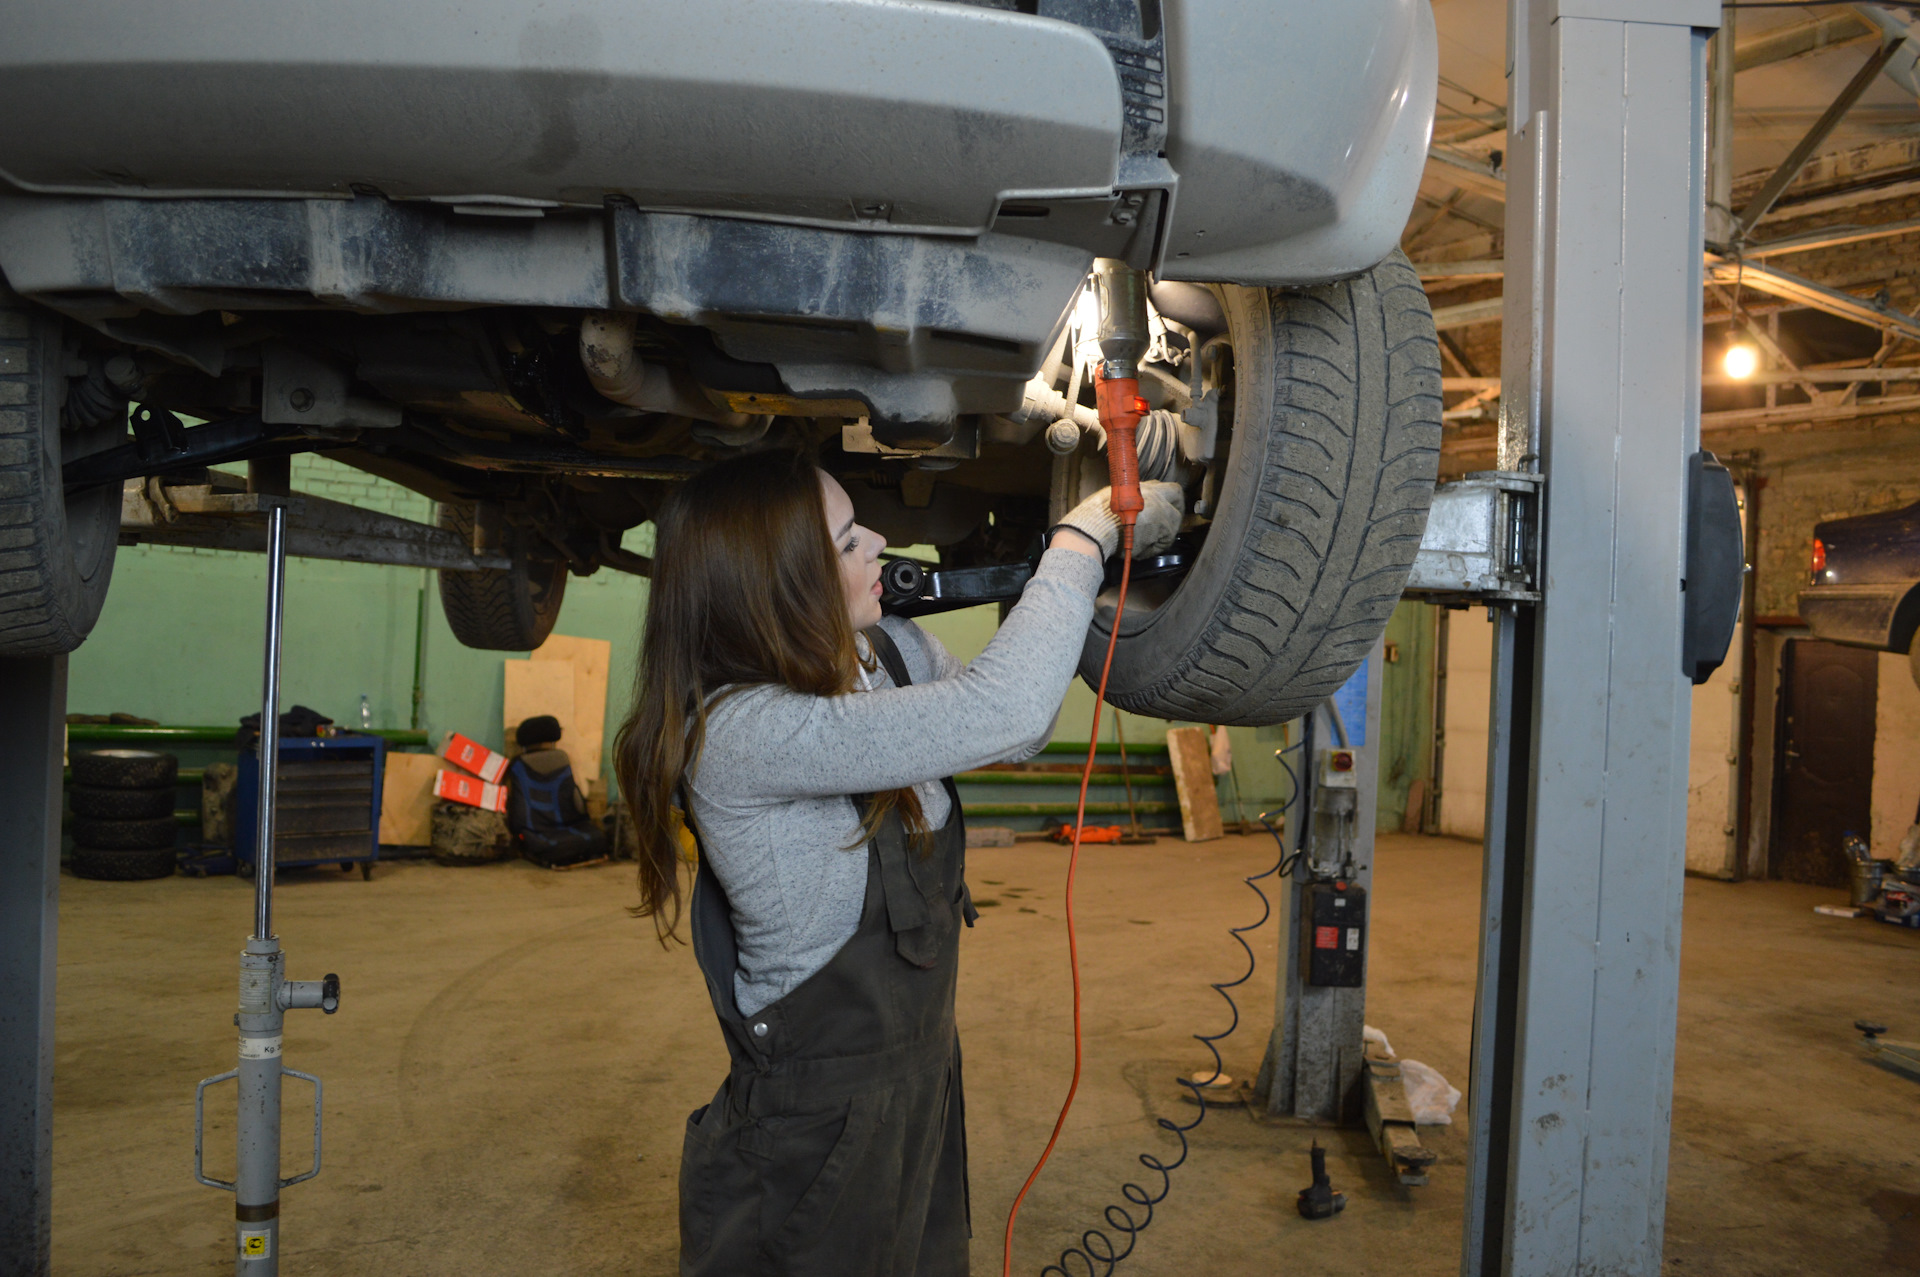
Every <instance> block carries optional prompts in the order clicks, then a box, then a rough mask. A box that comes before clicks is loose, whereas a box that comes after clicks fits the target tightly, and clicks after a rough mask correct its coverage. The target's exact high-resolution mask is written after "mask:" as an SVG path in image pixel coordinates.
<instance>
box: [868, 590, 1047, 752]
mask: <svg viewBox="0 0 1920 1277" xmlns="http://www.w3.org/2000/svg"><path fill="white" fill-rule="evenodd" d="M881 625H883V626H884V627H885V628H886V631H887V633H889V634H891V635H892V636H893V641H894V642H895V643H896V644H897V645H898V646H899V648H900V655H901V658H902V659H903V660H905V661H906V663H907V672H908V673H909V674H911V675H912V676H913V681H914V682H915V683H931V682H935V681H937V680H939V679H943V678H958V677H960V675H962V674H964V673H966V670H967V665H966V662H965V661H962V660H961V659H960V658H959V657H957V656H955V655H954V654H953V653H952V652H951V651H950V650H948V648H947V645H946V644H945V643H943V642H941V641H940V636H939V635H938V634H935V633H933V631H931V630H928V629H925V628H924V627H922V626H921V625H919V624H918V623H917V622H914V621H910V620H908V619H907V618H906V617H904V616H896V617H888V618H887V619H885V620H883V621H882V622H881ZM1059 722H1060V710H1059V708H1058V707H1057V706H1056V707H1055V709H1054V711H1053V718H1052V720H1051V721H1049V722H1048V723H1047V726H1046V730H1044V731H1042V732H1041V733H1040V734H1039V735H1038V736H1036V737H1034V738H1033V739H1032V740H1030V741H1028V742H1026V743H1025V744H1024V745H1021V746H1020V747H1019V748H1018V749H1015V750H1013V751H1011V752H1010V753H1007V754H1003V755H1001V756H1000V757H999V758H992V759H988V760H987V761H989V762H994V763H1023V762H1025V761H1026V760H1027V759H1029V758H1032V757H1033V756H1034V755H1035V754H1037V753H1039V752H1040V749H1041V747H1042V746H1043V745H1045V744H1046V743H1047V742H1048V741H1050V740H1052V739H1053V731H1054V728H1055V727H1056V726H1057V725H1058V724H1059Z"/></svg>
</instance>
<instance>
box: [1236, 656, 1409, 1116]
mask: <svg viewBox="0 0 1920 1277" xmlns="http://www.w3.org/2000/svg"><path fill="white" fill-rule="evenodd" d="M1383 648H1384V645H1383V644H1382V643H1380V642H1376V643H1375V644H1374V645H1373V650H1372V651H1371V652H1370V653H1368V655H1367V660H1366V663H1365V664H1363V665H1362V666H1361V667H1360V668H1361V669H1362V670H1363V671H1364V672H1365V673H1366V677H1367V684H1366V687H1367V694H1366V712H1365V715H1364V716H1363V717H1359V718H1358V721H1355V722H1349V723H1348V724H1347V725H1346V726H1347V729H1348V731H1349V733H1350V739H1351V741H1352V744H1353V745H1354V746H1355V753H1356V755H1357V762H1358V771H1359V786H1358V790H1357V792H1356V793H1355V794H1354V799H1355V806H1354V809H1353V813H1352V815H1350V816H1339V815H1335V814H1333V813H1332V812H1329V811H1326V810H1322V809H1321V805H1320V803H1319V799H1318V795H1317V792H1316V788H1315V784H1314V774H1315V756H1316V755H1317V754H1318V752H1319V751H1320V750H1323V749H1328V748H1331V747H1333V746H1334V745H1337V744H1339V740H1338V738H1337V733H1336V729H1335V727H1334V725H1333V720H1332V718H1331V716H1330V715H1329V713H1328V712H1327V710H1326V709H1325V708H1324V707H1322V708H1317V709H1315V710H1314V711H1313V712H1312V713H1311V714H1309V715H1308V716H1307V717H1306V718H1304V719H1302V720H1300V721H1299V722H1297V723H1295V724H1293V725H1292V727H1291V728H1289V744H1288V745H1287V746H1286V747H1285V748H1284V749H1283V750H1282V751H1281V752H1282V753H1284V754H1286V755H1287V758H1288V760H1289V764H1290V766H1291V767H1292V769H1293V771H1294V774H1295V776H1296V777H1297V778H1298V780H1299V781H1300V784H1301V792H1300V794H1299V797H1298V799H1297V801H1295V802H1294V803H1293V805H1292V806H1291V808H1290V809H1289V811H1288V815H1287V830H1286V840H1287V847H1288V850H1289V851H1293V850H1297V849H1298V848H1299V847H1300V845H1301V840H1302V839H1303V838H1305V839H1307V840H1308V843H1309V854H1308V855H1305V856H1302V857H1301V858H1300V860H1299V862H1298V863H1297V864H1296V865H1295V866H1294V872H1293V876H1292V877H1291V878H1289V879H1288V881H1287V886H1286V896H1285V899H1284V901H1280V902H1276V908H1277V909H1278V910H1279V913H1280V928H1279V936H1280V957H1279V966H1278V968H1277V969H1278V970H1280V971H1281V972H1282V973H1283V974H1282V975H1281V977H1280V979H1279V980H1278V981H1277V982H1276V984H1275V988H1274V1017H1273V1032H1272V1034H1271V1035H1270V1036H1269V1038H1268V1040H1267V1051H1266V1056H1265V1058H1264V1059H1263V1060H1262V1062H1261V1065H1260V1073H1259V1076H1258V1078H1257V1080H1256V1081H1255V1083H1254V1090H1255V1092H1256V1093H1257V1094H1258V1095H1260V1096H1261V1097H1262V1099H1263V1100H1264V1101H1265V1103H1266V1106H1267V1111H1268V1112H1269V1113H1271V1114H1273V1115H1274V1116H1276V1117H1293V1118H1299V1119H1302V1120H1304V1121H1310V1122H1325V1123H1332V1124H1340V1123H1345V1124H1348V1125H1356V1124H1358V1123H1359V1122H1360V1120H1361V1111H1360V1105H1361V1098H1362V1097H1361V1093H1360V1085H1361V1082H1360V1062H1361V1057H1362V1055H1363V1053H1364V1047H1363V1045H1362V1039H1361V1034H1362V1032H1363V1031H1364V1030H1365V1028H1366V1019H1367V990H1366V987H1365V986H1364V985H1362V986H1361V987H1359V988H1353V989H1344V988H1319V987H1316V986H1314V985H1312V984H1309V983H1308V982H1307V973H1306V972H1304V971H1302V970H1301V966H1300V948H1301V937H1300V930H1299V928H1300V927H1301V926H1302V925H1303V923H1302V920H1301V916H1300V913H1301V894H1300V893H1301V891H1302V889H1303V888H1304V887H1305V886H1306V884H1307V883H1308V882H1309V881H1311V880H1312V878H1313V872H1312V868H1311V864H1310V862H1311V861H1313V860H1315V859H1316V858H1319V857H1324V858H1325V859H1326V860H1327V861H1328V862H1329V863H1337V862H1338V861H1339V860H1340V856H1339V855H1338V854H1337V853H1336V851H1335V848H1336V847H1338V846H1342V845H1345V846H1348V847H1349V851H1348V860H1349V863H1350V867H1351V877H1350V881H1352V882H1354V883H1356V884H1357V885H1359V886H1360V887H1362V888H1364V889H1365V890H1367V891H1369V892H1371V891H1372V890H1373V840H1374V806H1375V803H1376V801H1377V799H1378V797H1379V789H1380V683H1381V670H1382V660H1383V657H1382V652H1383ZM1300 733H1304V734H1305V737H1304V739H1305V743H1306V747H1305V748H1304V749H1300V750H1295V749H1293V747H1292V742H1293V741H1298V740H1300V739H1302V737H1301V735H1300ZM1289 751H1291V752H1289ZM1346 822H1350V823H1346ZM1343 828H1344V829H1346V830H1348V831H1349V832H1347V833H1345V834H1343V833H1342V830H1343ZM1349 840H1350V842H1349Z"/></svg>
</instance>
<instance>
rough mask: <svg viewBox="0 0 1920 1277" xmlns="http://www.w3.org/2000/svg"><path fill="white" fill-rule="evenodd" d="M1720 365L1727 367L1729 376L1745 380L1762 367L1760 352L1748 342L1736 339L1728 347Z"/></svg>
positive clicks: (1736, 379)
mask: <svg viewBox="0 0 1920 1277" xmlns="http://www.w3.org/2000/svg"><path fill="white" fill-rule="evenodd" d="M1720 366H1721V367H1722V368H1724V369H1726V372H1727V376H1729V377H1732V378H1733V379H1734V380H1735V381H1745V380H1746V379H1747V378H1749V377H1751V376H1753V374H1754V370H1755V369H1757V368H1759V367H1760V352H1759V351H1758V350H1755V349H1754V348H1753V346H1752V345H1751V344H1750V343H1748V342H1744V341H1736V342H1734V343H1733V344H1732V345H1731V346H1728V347H1727V353H1726V356H1725V358H1723V359H1722V360H1721V364H1720Z"/></svg>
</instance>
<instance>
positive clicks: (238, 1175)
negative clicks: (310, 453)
mask: <svg viewBox="0 0 1920 1277" xmlns="http://www.w3.org/2000/svg"><path fill="white" fill-rule="evenodd" d="M286 593H287V512H286V508H285V506H284V505H278V504H276V505H274V506H273V507H272V508H271V509H269V510H268V512H267V643H266V649H267V651H266V667H267V668H266V677H265V680H264V682H265V687H264V690H263V695H262V705H261V711H260V739H259V741H258V743H257V745H256V748H257V749H258V750H259V751H260V803H259V807H258V809H257V812H258V814H257V817H256V819H257V820H258V822H259V823H258V824H257V826H256V833H257V834H258V839H257V841H256V842H255V843H254V846H255V847H256V848H257V849H258V850H257V852H256V855H257V860H256V862H255V863H256V868H255V870H254V875H253V903H254V925H253V934H252V935H250V936H248V937H247V945H246V948H245V949H243V950H242V951H241V953H240V1010H239V1013H238V1014H236V1015H235V1016H234V1017H233V1023H234V1025H235V1027H237V1028H238V1029H239V1030H240V1062H239V1064H238V1066H237V1067H235V1068H232V1069H229V1070H228V1071H227V1072H225V1073H221V1074H219V1075H217V1076H215V1077H210V1078H208V1079H206V1080H205V1081H204V1082H202V1083H200V1086H199V1088H198V1089H197V1090H196V1091H195V1092H194V1097H193V1177H194V1178H195V1179H196V1180H199V1181H200V1182H201V1183H202V1184H205V1185H207V1186H208V1187H209V1188H223V1189H226V1190H227V1191H228V1192H231V1193H232V1194H233V1195H234V1207H233V1215H234V1233H235V1237H234V1273H235V1274H236V1277H276V1275H277V1274H278V1273H279V1271H280V1190H281V1189H283V1188H287V1187H289V1186H291V1185H293V1184H298V1183H301V1182H302V1181H304V1180H310V1179H312V1178H313V1177H314V1176H316V1175H318V1174H319V1173H320V1079H319V1078H317V1077H314V1076H313V1075H312V1074H310V1073H301V1072H299V1071H298V1070H296V1069H290V1068H287V1067H286V1066H285V1065H283V1064H282V1063H281V1062H280V1050H281V1043H282V1027H283V1025H284V1022H285V1020H286V1013H287V1012H288V1011H290V1010H293V1009H295V1008H297V1007H317V1008H319V1009H320V1010H322V1011H325V1012H326V1013H327V1014H328V1015H332V1014H333V1013H334V1012H335V1011H337V1010H339V1009H340V977H339V976H337V975H328V976H327V977H326V978H325V979H324V980H289V979H287V978H286V955H285V954H284V953H283V952H282V951H281V949H280V937H278V936H277V935H275V934H274V932H273V874H274V843H273V834H274V815H275V812H274V790H275V779H276V775H277V773H278V771H279V767H278V764H279V759H280V634H281V621H282V618H283V616H284V615H285V611H286V607H285V604H286ZM282 1077H297V1078H299V1079H301V1080H302V1081H305V1082H311V1083H313V1165H312V1167H310V1168H309V1169H307V1170H305V1171H303V1172H301V1173H300V1174H298V1175H295V1176H292V1177H290V1178H287V1179H282V1178H281V1177H280V1079H281V1078H282ZM228 1080H233V1081H236V1082H237V1083H238V1085H237V1088H236V1089H237V1090H238V1092H239V1095H238V1100H239V1121H238V1124H237V1129H238V1133H239V1134H238V1146H239V1147H238V1161H237V1164H236V1170H235V1174H234V1177H233V1179H232V1180H231V1181H229V1180H222V1179H213V1178H211V1177H209V1176H208V1175H207V1173H206V1169H205V1166H204V1163H203V1158H202V1148H203V1144H204V1138H203V1137H204V1130H205V1126H206V1121H205V1119H206V1096H207V1088H208V1087H209V1086H212V1085H213V1084H214V1083H216V1082H225V1081H228Z"/></svg>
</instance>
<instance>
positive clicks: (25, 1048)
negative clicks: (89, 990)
mask: <svg viewBox="0 0 1920 1277" xmlns="http://www.w3.org/2000/svg"><path fill="white" fill-rule="evenodd" d="M66 714H67V658H66V657H64V656H36V657H22V658H17V659H13V660H0V741H5V742H6V745H5V748H0V812H4V813H5V814H4V816H0V1277H43V1275H44V1274H45V1273H47V1272H48V1271H49V1270H50V1269H49V1264H50V1259H49V1253H50V1247H51V1233H52V1219H53V1211H52V1204H53V962H54V925H55V922H56V921H57V920H58V916H59V903H60V769H61V754H62V752H63V749H64V745H65V738H66V730H65V724H66Z"/></svg>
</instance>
